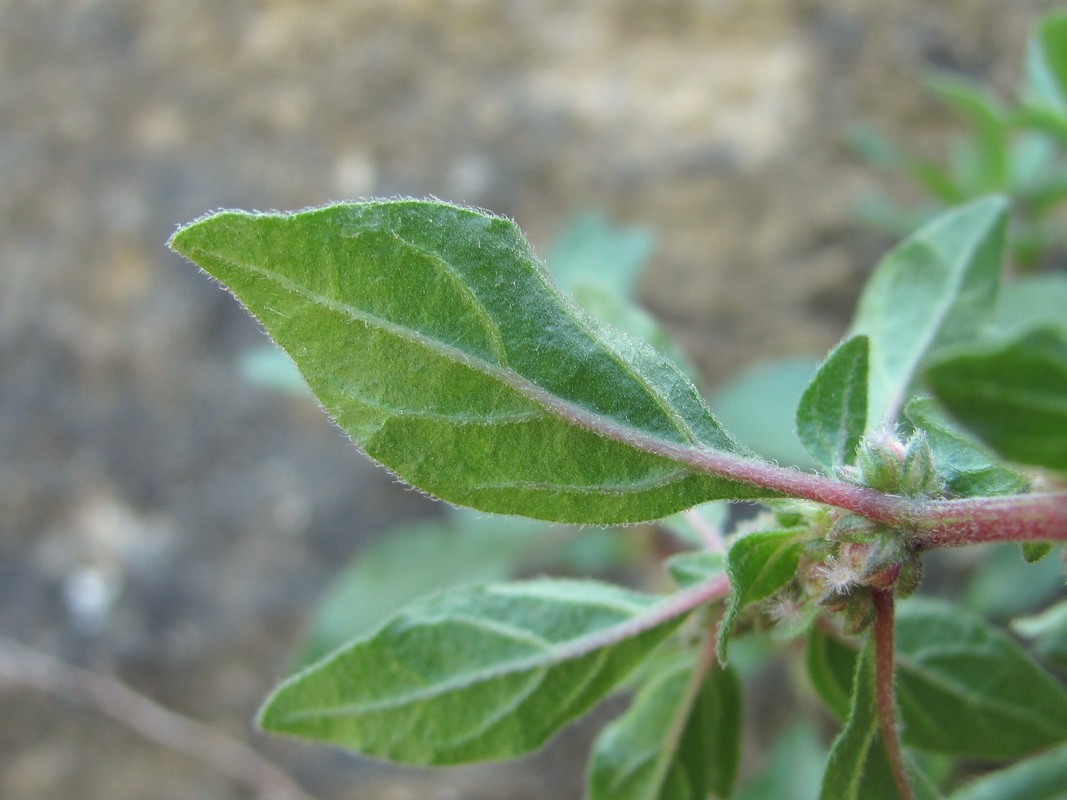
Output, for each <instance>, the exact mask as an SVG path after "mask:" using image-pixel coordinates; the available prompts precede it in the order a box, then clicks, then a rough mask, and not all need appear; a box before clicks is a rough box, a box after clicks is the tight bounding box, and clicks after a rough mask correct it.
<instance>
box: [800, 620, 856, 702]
mask: <svg viewBox="0 0 1067 800" xmlns="http://www.w3.org/2000/svg"><path fill="white" fill-rule="evenodd" d="M807 667H808V678H809V679H810V680H811V685H812V686H813V687H814V688H815V691H816V693H817V694H818V695H819V697H821V698H822V701H823V702H824V703H826V705H827V707H828V708H829V709H830V711H832V712H833V714H834V716H835V717H837V718H838V719H840V720H842V721H843V720H845V719H846V718H847V717H848V710H849V707H850V706H851V703H852V680H853V676H854V674H855V672H856V648H855V646H853V645H851V644H847V643H845V642H843V641H842V640H841V639H840V638H838V637H837V636H834V635H833V634H832V633H830V632H828V631H827V630H825V629H824V628H822V627H820V626H818V625H816V626H813V627H812V629H811V632H810V633H809V634H808V652H807Z"/></svg>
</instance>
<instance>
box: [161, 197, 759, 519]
mask: <svg viewBox="0 0 1067 800" xmlns="http://www.w3.org/2000/svg"><path fill="white" fill-rule="evenodd" d="M171 246H172V247H173V248H174V249H175V250H177V251H178V252H179V253H181V254H183V255H185V256H186V257H188V258H189V259H191V260H193V261H195V262H196V263H197V264H199V265H200V266H201V267H202V268H203V269H205V270H206V271H207V272H209V273H210V274H212V275H213V276H215V277H216V278H218V279H219V280H220V281H222V282H223V283H224V284H225V285H226V286H227V288H229V289H230V290H231V291H232V292H233V293H234V294H235V295H237V297H238V298H239V299H240V300H241V302H242V303H244V304H245V305H246V306H247V307H248V308H249V310H250V311H251V312H252V313H253V314H254V315H255V316H256V317H257V318H258V319H259V320H260V322H261V323H262V324H263V326H264V327H265V328H266V329H267V332H268V333H270V335H271V336H272V337H273V338H274V339H275V341H277V342H278V343H279V344H280V345H281V346H282V347H283V348H284V349H285V350H286V351H287V352H288V353H289V354H290V355H291V356H292V357H293V359H294V360H295V361H296V363H297V365H298V366H299V367H300V370H301V373H302V375H303V376H304V379H305V380H306V381H307V382H308V385H309V386H310V387H311V389H312V391H313V392H314V393H315V395H316V396H317V397H318V398H319V400H320V401H321V402H322V404H323V405H324V406H325V408H326V409H327V411H329V413H330V414H331V415H332V416H333V417H334V419H335V420H336V421H337V422H338V424H339V425H340V426H341V427H342V428H344V429H345V430H346V431H347V432H348V433H349V435H351V436H352V438H353V439H354V440H355V441H356V442H357V443H358V444H359V445H360V446H361V447H363V449H364V450H366V452H367V453H368V454H369V455H370V456H371V457H372V458H375V459H376V460H378V461H380V462H381V463H383V464H384V465H386V466H387V467H389V468H390V469H392V470H393V471H395V472H396V473H397V474H398V475H400V476H401V477H402V478H404V479H405V480H406V481H408V482H410V483H411V484H413V485H415V486H417V487H419V488H421V489H423V490H425V491H427V492H430V493H432V494H434V495H437V496H438V497H441V498H444V499H446V500H449V501H451V502H453V503H456V504H459V505H466V506H471V507H474V508H478V509H480V510H483V511H492V512H497V513H505V514H519V515H523V516H530V517H536V518H540V519H549V520H554V521H560V522H586V523H601V524H610V523H622V522H637V521H642V520H649V519H656V518H659V517H663V516H666V515H667V514H670V513H673V512H675V511H678V510H680V509H683V508H687V507H690V506H693V505H696V504H698V503H701V502H704V501H707V500H713V499H726V498H731V499H737V498H752V497H755V496H765V495H766V494H767V492H766V491H763V490H757V489H755V488H753V487H751V486H749V485H747V484H742V483H739V482H737V481H733V480H728V479H725V478H720V477H717V476H714V475H710V474H707V473H703V472H696V471H694V470H693V469H692V468H691V467H688V466H686V465H684V464H682V463H680V462H678V461H675V460H673V458H668V457H666V456H663V455H653V454H652V453H651V452H650V451H655V452H659V453H663V452H674V451H676V450H677V448H678V447H679V446H681V447H683V448H685V447H699V448H701V449H714V450H720V451H726V452H731V453H737V452H739V446H738V445H737V444H736V443H735V442H734V440H733V439H732V438H731V437H730V436H729V435H728V434H727V433H726V432H725V431H724V430H723V429H722V428H721V427H720V426H719V424H718V423H717V422H716V421H715V419H714V418H713V417H712V416H711V414H710V412H709V411H708V409H707V407H706V406H705V404H704V402H703V400H702V399H701V398H700V395H699V393H698V392H697V390H696V388H695V387H694V386H693V384H692V383H691V382H690V381H689V380H688V379H687V378H685V376H684V375H683V374H682V373H681V372H680V371H679V370H678V369H677V368H676V367H674V366H673V365H671V364H670V363H669V362H667V361H666V360H664V359H663V358H662V357H661V356H660V355H658V354H657V353H656V352H655V351H654V350H652V349H651V348H650V347H648V346H646V345H644V344H641V343H640V342H637V341H636V340H634V339H632V338H631V337H629V336H627V335H625V334H622V333H620V332H618V331H614V330H611V329H608V328H606V327H604V326H603V325H601V324H600V323H598V322H596V321H595V320H594V319H593V318H592V317H590V316H589V315H588V314H586V313H585V312H583V311H581V310H580V309H579V308H578V307H577V306H576V305H575V304H574V303H573V302H572V301H571V300H569V299H568V298H566V297H565V296H564V295H563V294H562V293H561V292H560V291H559V290H558V289H557V288H556V287H555V286H554V285H553V284H552V283H551V282H550V280H549V279H548V277H547V275H546V273H545V271H544V269H543V268H542V266H541V265H540V264H539V263H538V262H537V260H536V259H535V258H534V256H533V255H532V253H531V251H530V248H529V246H528V245H527V243H526V241H525V239H524V238H523V237H522V234H521V233H520V232H519V230H518V228H517V227H516V226H515V225H514V224H513V223H512V222H510V221H508V220H505V219H501V218H499V217H493V216H489V215H487V214H484V213H481V212H477V211H473V210H469V209H464V208H460V207H457V206H452V205H448V204H445V203H439V202H429V201H407V200H404V201H401V200H397V201H377V202H367V203H354V204H342V205H334V206H328V207H325V208H321V209H317V210H311V211H306V212H302V213H298V214H288V215H286V214H248V213H244V212H233V211H227V212H220V213H218V214H215V215H213V216H210V217H207V218H205V219H203V220H201V221H199V222H195V223H193V224H191V225H189V226H187V227H185V228H182V229H181V230H180V231H178V233H176V234H175V235H174V237H173V238H172V240H171ZM638 443H640V445H641V446H638Z"/></svg>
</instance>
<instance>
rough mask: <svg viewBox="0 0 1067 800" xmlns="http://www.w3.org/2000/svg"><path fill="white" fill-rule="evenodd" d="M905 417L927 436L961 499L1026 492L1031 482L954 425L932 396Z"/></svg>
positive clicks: (943, 474)
mask: <svg viewBox="0 0 1067 800" xmlns="http://www.w3.org/2000/svg"><path fill="white" fill-rule="evenodd" d="M904 416H906V417H907V418H908V420H909V421H910V422H911V423H912V424H913V425H914V426H915V427H916V428H920V429H922V430H923V431H924V432H925V433H926V441H927V442H928V443H929V445H930V449H931V451H932V452H933V454H934V463H935V464H936V465H937V471H938V472H939V473H940V475H941V477H943V478H944V479H945V482H946V484H948V489H949V492H950V493H951V494H953V495H956V496H958V497H983V496H984V497H988V496H991V495H998V494H1018V493H1019V492H1025V491H1026V490H1027V489H1028V488H1029V486H1030V481H1029V480H1028V479H1027V478H1026V476H1025V475H1023V474H1022V473H1020V472H1017V471H1016V470H1013V469H1010V468H1009V467H1005V466H1002V465H1000V464H997V463H996V456H994V455H993V453H992V452H991V451H990V450H989V449H988V448H987V447H985V446H983V445H982V444H980V443H978V442H977V441H975V440H974V439H973V438H971V437H970V436H969V435H968V434H966V433H964V431H962V430H961V429H960V428H958V427H957V426H956V425H954V424H953V423H952V422H950V421H949V419H948V418H947V417H946V416H945V414H944V413H943V412H942V411H941V409H940V408H939V407H938V405H937V401H936V400H934V399H933V398H930V397H917V398H915V399H913V400H911V401H910V402H909V403H908V404H907V406H905V407H904Z"/></svg>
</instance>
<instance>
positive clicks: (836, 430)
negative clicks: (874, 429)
mask: <svg viewBox="0 0 1067 800" xmlns="http://www.w3.org/2000/svg"><path fill="white" fill-rule="evenodd" d="M867 350H868V342H867V337H866V336H855V337H853V338H851V339H847V340H845V341H844V342H842V343H841V344H839V345H838V346H837V347H835V348H834V349H833V351H832V352H831V353H830V355H829V356H827V357H826V360H825V361H824V362H823V363H822V364H821V365H820V366H819V371H818V372H816V373H815V377H814V378H813V379H812V381H811V383H810V384H808V388H807V389H805V390H804V394H803V396H802V397H801V398H800V405H799V406H798V407H797V433H798V435H799V436H800V441H801V442H802V443H803V445H804V447H806V448H807V450H808V452H809V453H811V455H812V456H813V457H814V458H815V460H816V461H817V462H818V463H819V465H820V466H822V467H824V468H826V469H830V470H832V469H833V468H834V467H840V466H843V465H845V464H851V463H852V462H853V461H854V460H855V458H856V447H857V446H858V445H859V441H860V437H861V436H863V431H864V429H865V428H866V426H867Z"/></svg>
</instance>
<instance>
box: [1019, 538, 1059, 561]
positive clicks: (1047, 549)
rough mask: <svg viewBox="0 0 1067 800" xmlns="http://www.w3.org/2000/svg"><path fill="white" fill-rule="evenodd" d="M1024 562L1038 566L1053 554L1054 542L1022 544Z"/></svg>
mask: <svg viewBox="0 0 1067 800" xmlns="http://www.w3.org/2000/svg"><path fill="white" fill-rule="evenodd" d="M1022 551H1023V561H1025V562H1026V563H1027V564H1036V563H1037V562H1038V561H1040V560H1041V559H1043V558H1044V557H1045V556H1047V555H1048V554H1049V553H1051V552H1052V542H1022Z"/></svg>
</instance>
